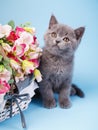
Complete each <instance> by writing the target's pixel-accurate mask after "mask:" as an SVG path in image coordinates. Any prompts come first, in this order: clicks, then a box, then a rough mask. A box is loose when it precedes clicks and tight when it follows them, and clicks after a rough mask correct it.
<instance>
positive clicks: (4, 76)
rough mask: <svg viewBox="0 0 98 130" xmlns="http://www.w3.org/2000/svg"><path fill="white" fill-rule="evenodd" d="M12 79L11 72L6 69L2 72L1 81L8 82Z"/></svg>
mask: <svg viewBox="0 0 98 130" xmlns="http://www.w3.org/2000/svg"><path fill="white" fill-rule="evenodd" d="M10 78H11V72H10V71H8V70H7V69H5V68H4V70H3V71H2V72H0V79H1V80H5V81H6V82H8V81H9V80H10Z"/></svg>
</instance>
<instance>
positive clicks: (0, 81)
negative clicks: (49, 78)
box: [0, 21, 42, 127]
mask: <svg viewBox="0 0 98 130" xmlns="http://www.w3.org/2000/svg"><path fill="white" fill-rule="evenodd" d="M41 53H42V49H41V48H39V44H38V41H37V37H36V36H35V28H31V27H30V25H29V24H28V23H26V24H24V25H20V26H16V27H15V24H14V22H13V21H10V22H9V23H8V24H6V25H0V121H3V120H5V119H6V118H9V117H11V116H13V115H15V114H17V113H19V112H20V114H21V120H22V124H23V127H25V121H24V117H23V113H22V110H24V109H26V108H27V107H28V104H29V103H30V101H31V97H33V95H34V90H35V89H36V88H37V87H38V86H37V84H36V83H35V82H34V80H35V79H36V80H37V82H40V81H41V80H42V78H41V74H40V71H39V70H38V69H37V68H38V66H39V59H40V56H41Z"/></svg>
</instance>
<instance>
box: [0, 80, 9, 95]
mask: <svg viewBox="0 0 98 130" xmlns="http://www.w3.org/2000/svg"><path fill="white" fill-rule="evenodd" d="M9 89H10V85H9V84H8V83H7V82H6V81H5V80H4V81H3V80H1V79H0V94H3V93H6V92H8V91H9Z"/></svg>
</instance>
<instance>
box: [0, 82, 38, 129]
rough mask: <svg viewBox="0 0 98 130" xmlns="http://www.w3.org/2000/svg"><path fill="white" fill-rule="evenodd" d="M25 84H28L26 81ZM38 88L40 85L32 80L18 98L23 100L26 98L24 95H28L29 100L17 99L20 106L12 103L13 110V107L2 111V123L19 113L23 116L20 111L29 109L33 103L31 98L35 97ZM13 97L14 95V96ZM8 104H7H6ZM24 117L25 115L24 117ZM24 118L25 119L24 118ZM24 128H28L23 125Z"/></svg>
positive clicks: (0, 111)
mask: <svg viewBox="0 0 98 130" xmlns="http://www.w3.org/2000/svg"><path fill="white" fill-rule="evenodd" d="M24 82H27V80H26V81H24ZM36 88H38V85H37V84H36V83H35V81H34V80H32V82H31V83H30V84H29V85H28V86H26V87H25V88H24V89H22V90H21V91H20V93H19V94H18V96H21V99H23V98H24V97H23V96H22V95H26V94H27V95H28V98H27V99H26V100H20V98H17V102H18V105H19V106H18V105H17V103H16V102H14V101H13V102H12V106H11V107H12V110H11V107H10V106H9V107H7V108H6V107H5V106H4V108H3V109H1V110H0V122H2V121H4V120H5V119H8V118H10V117H12V116H14V115H16V114H18V113H20V114H21V112H20V110H21V111H24V110H25V109H27V108H28V105H29V103H30V102H31V98H32V97H33V96H34V94H35V93H34V90H35V89H36ZM12 96H13V95H12ZM5 101H6V100H4V103H5ZM5 104H6V103H5ZM11 113H12V114H11ZM22 116H23V115H22ZM23 118H24V117H23ZM23 127H24V128H25V127H26V126H24V125H23Z"/></svg>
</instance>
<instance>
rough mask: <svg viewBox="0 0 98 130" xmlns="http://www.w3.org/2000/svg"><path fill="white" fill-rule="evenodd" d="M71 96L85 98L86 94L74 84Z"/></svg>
mask: <svg viewBox="0 0 98 130" xmlns="http://www.w3.org/2000/svg"><path fill="white" fill-rule="evenodd" d="M71 95H77V96H79V97H81V98H83V97H84V96H85V94H84V92H83V91H82V90H81V89H80V88H78V87H77V86H76V85H75V84H72V89H71Z"/></svg>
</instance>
